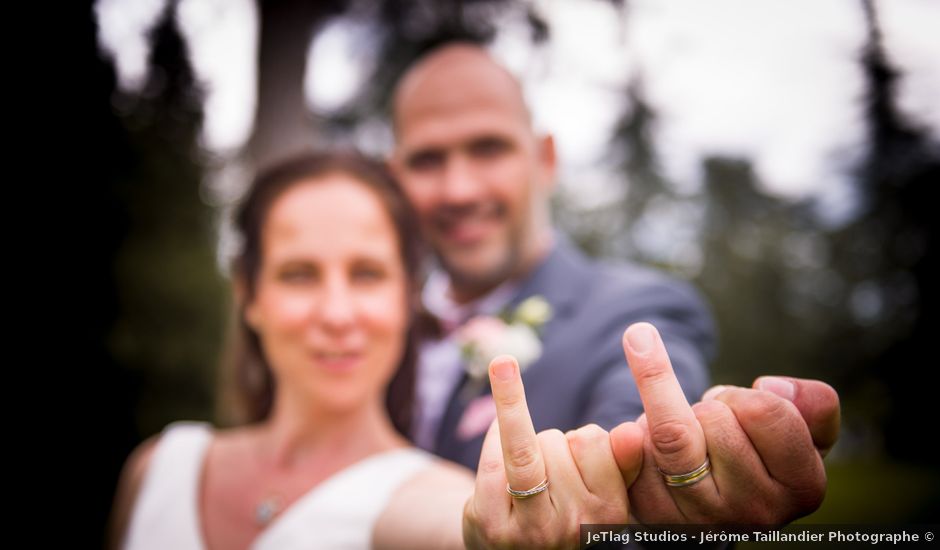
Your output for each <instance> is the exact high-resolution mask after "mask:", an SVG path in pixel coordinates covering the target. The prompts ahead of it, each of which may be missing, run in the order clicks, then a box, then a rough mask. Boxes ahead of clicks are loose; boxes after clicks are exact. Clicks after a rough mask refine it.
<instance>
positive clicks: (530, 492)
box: [506, 477, 548, 500]
mask: <svg viewBox="0 0 940 550" xmlns="http://www.w3.org/2000/svg"><path fill="white" fill-rule="evenodd" d="M545 489H548V478H547V477H546V478H545V479H543V480H542V482H541V483H539V484H538V485H536V486H535V487H532V488H531V489H527V490H525V491H517V490H515V489H513V488H512V487H510V486H509V484H508V483H507V484H506V492H507V493H509V494H510V495H512V498H516V499H519V500H525V499H527V498H532V497H534V496H535V495H537V494H539V493H541V492H542V491H544V490H545Z"/></svg>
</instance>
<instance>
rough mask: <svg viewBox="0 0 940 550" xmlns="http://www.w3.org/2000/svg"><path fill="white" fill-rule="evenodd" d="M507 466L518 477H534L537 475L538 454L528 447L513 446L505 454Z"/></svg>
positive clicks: (535, 450)
mask: <svg viewBox="0 0 940 550" xmlns="http://www.w3.org/2000/svg"><path fill="white" fill-rule="evenodd" d="M506 458H507V460H508V462H509V464H508V465H509V466H511V467H512V469H513V470H514V471H515V472H516V473H517V474H518V475H520V476H523V477H535V476H537V475H538V472H537V471H536V470H537V467H538V466H539V452H538V450H537V449H533V448H532V447H531V446H529V445H515V446H513V447H512V448H510V449H509V452H508V453H507V457H506Z"/></svg>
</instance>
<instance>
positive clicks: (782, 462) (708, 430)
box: [610, 323, 839, 525]
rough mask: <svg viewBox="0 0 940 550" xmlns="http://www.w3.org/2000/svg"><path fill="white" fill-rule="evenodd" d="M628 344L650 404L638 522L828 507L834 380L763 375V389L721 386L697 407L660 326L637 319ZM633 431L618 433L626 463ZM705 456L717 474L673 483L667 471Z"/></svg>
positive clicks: (681, 469) (633, 497) (778, 519)
mask: <svg viewBox="0 0 940 550" xmlns="http://www.w3.org/2000/svg"><path fill="white" fill-rule="evenodd" d="M623 346H624V352H625V354H626V356H627V362H628V363H629V365H630V368H631V370H632V371H633V376H634V378H635V380H636V383H637V387H638V388H639V392H640V396H641V399H642V400H643V407H644V409H645V411H646V412H645V414H644V415H643V416H641V417H640V418H639V420H638V421H637V423H638V424H639V426H640V427H641V428H642V430H643V432H644V460H643V468H642V470H641V472H640V475H639V476H638V477H637V479H636V481H635V482H634V483H633V484H632V485H631V486H630V489H629V499H630V502H631V503H633V507H632V509H631V513H632V514H633V516H634V517H635V518H636V519H637V520H639V521H640V522H642V523H647V524H653V523H737V524H747V523H755V524H768V525H776V524H784V523H788V522H790V521H792V520H794V519H796V518H798V517H801V516H804V515H806V514H808V513H810V512H812V511H814V510H816V509H817V508H818V507H819V505H820V503H821V502H822V499H823V496H824V495H825V491H826V474H825V469H824V468H823V464H822V456H823V455H824V454H825V453H826V452H827V451H828V449H829V448H831V447H832V445H833V444H834V442H835V440H836V437H837V436H838V426H839V405H838V396H837V395H836V393H835V391H834V390H832V388H831V387H829V386H828V385H826V384H823V383H822V382H817V381H808V380H797V379H784V378H776V377H763V378H759V379H758V380H757V381H756V382H755V384H754V388H755V389H747V388H736V387H727V386H724V387H722V386H719V387H716V388H713V389H712V390H709V392H708V393H706V396H705V398H704V399H703V400H702V401H701V402H699V403H696V404H695V405H694V406H689V404H688V402H687V401H686V399H685V396H684V394H683V393H682V390H681V388H680V387H679V382H678V380H677V379H676V377H675V374H674V373H673V370H672V366H671V364H670V362H669V356H668V355H667V353H666V349H665V347H664V345H663V342H662V339H661V338H660V336H659V333H658V332H657V331H656V329H655V328H654V327H653V326H652V325H649V324H647V323H637V324H635V325H632V326H630V327H629V328H628V329H627V331H626V332H625V333H624V338H623ZM633 429H634V428H632V427H626V428H623V429H622V428H621V426H618V427H616V428H614V429H613V430H611V432H610V435H611V446H612V448H613V450H614V454H615V456H616V457H617V458H618V462H619V459H620V455H621V453H628V452H629V450H630V445H631V441H632V438H633V437H634V435H633V433H632V430H633ZM706 457H708V459H709V460H710V463H711V472H710V474H709V475H706V476H704V477H701V478H700V479H699V481H697V482H696V483H694V484H690V485H685V486H680V487H672V486H668V485H667V484H666V482H665V478H664V474H669V475H673V476H676V475H681V474H686V473H689V472H692V471H694V470H695V469H696V468H698V467H699V466H701V465H702V464H704V462H705V459H706ZM625 463H627V464H629V462H625ZM627 474H628V475H627V476H625V477H629V476H632V475H633V474H632V472H629V471H628V472H627Z"/></svg>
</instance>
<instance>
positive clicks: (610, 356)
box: [434, 238, 714, 469]
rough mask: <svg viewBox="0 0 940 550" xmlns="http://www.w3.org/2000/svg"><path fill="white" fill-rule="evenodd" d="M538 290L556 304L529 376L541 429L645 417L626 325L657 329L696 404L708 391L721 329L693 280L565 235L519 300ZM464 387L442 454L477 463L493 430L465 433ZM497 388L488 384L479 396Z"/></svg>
mask: <svg viewBox="0 0 940 550" xmlns="http://www.w3.org/2000/svg"><path fill="white" fill-rule="evenodd" d="M535 295H541V296H542V297H544V298H545V299H546V300H548V302H549V303H550V304H551V305H552V309H553V312H554V313H553V316H552V318H551V320H550V321H549V322H548V323H547V324H546V325H545V326H543V327H542V330H541V336H542V342H543V349H542V355H541V357H540V358H539V359H538V360H537V361H536V362H535V363H533V364H532V365H530V366H529V368H528V369H526V370H525V371H524V372H523V375H522V379H523V382H524V384H525V390H526V400H527V402H528V405H529V411H530V412H531V414H532V422H533V423H534V424H535V429H536V431H540V430H544V429H548V428H558V429H560V430H562V431H566V430H570V429H573V428H577V427H579V426H582V425H584V424H587V423H591V422H594V423H597V424H599V425H600V426H601V427H603V428H605V429H607V430H609V429H611V428H613V427H614V426H616V425H617V424H619V423H621V422H623V421H625V420H634V419H636V418H637V417H638V416H640V414H641V413H642V412H643V405H642V403H641V401H640V395H639V393H638V392H637V388H636V384H635V383H634V381H633V377H632V375H631V374H630V370H629V368H628V367H627V362H626V359H625V358H624V355H623V346H622V344H621V338H622V336H623V331H624V329H626V327H627V326H628V325H630V324H631V323H635V322H638V321H647V322H650V323H652V324H653V325H655V326H656V328H657V329H658V330H659V332H660V334H661V335H662V338H663V341H664V342H665V344H666V350H667V351H668V352H669V357H670V359H671V360H672V366H673V369H674V370H675V372H676V376H678V378H679V382H680V383H681V384H682V388H683V390H684V391H685V394H686V397H687V398H688V399H689V402H694V401H697V400H698V398H699V397H700V396H701V394H702V392H704V391H705V389H706V387H707V385H708V371H707V362H708V360H709V358H710V357H711V355H712V353H713V351H714V328H713V323H712V320H711V316H710V314H709V312H708V309H707V308H706V306H705V304H704V303H703V301H702V300H701V298H700V297H699V296H698V294H697V293H696V292H695V291H694V290H693V289H692V288H691V287H690V286H689V285H688V284H686V283H683V282H680V281H678V280H676V279H673V278H671V277H668V276H667V275H665V274H663V273H660V272H657V271H653V270H651V269H647V268H642V267H639V266H636V265H632V264H616V265H604V264H601V263H598V262H595V261H593V260H590V259H588V258H587V257H585V256H584V255H583V254H582V253H581V252H580V251H578V250H577V249H575V248H574V246H573V245H571V244H570V243H569V242H568V241H567V240H565V239H563V238H560V239H558V240H557V243H556V245H555V248H554V250H553V251H552V253H551V254H550V255H549V257H548V258H547V259H546V260H545V261H544V262H543V263H542V265H541V266H539V267H538V268H537V269H536V270H535V272H534V273H533V274H532V275H531V276H530V277H529V279H528V280H527V281H524V282H523V283H522V286H521V288H520V291H519V293H518V294H517V296H516V297H515V298H514V299H513V302H512V304H511V305H515V304H517V303H519V302H521V301H522V300H524V299H526V298H528V297H530V296H535ZM465 381H466V379H464V382H465ZM460 386H461V385H458V388H456V389H455V390H454V392H453V394H452V397H451V400H450V402H449V405H448V407H447V410H446V412H445V413H444V417H443V420H442V422H441V425H440V429H439V431H438V433H437V438H436V446H435V449H434V451H435V453H437V454H438V455H440V456H442V457H444V458H447V459H450V460H453V461H455V462H459V463H461V464H464V465H465V466H467V467H469V468H472V469H476V467H477V463H478V461H479V458H480V449H481V447H482V444H483V436H484V435H485V434H481V435H479V436H477V437H474V438H472V439H468V440H463V439H461V438H460V437H458V435H457V430H456V428H457V425H458V423H459V422H460V419H461V417H462V415H463V413H464V409H465V407H466V405H467V403H468V402H469V400H467V399H466V396H465V395H463V396H462V395H461V393H462V392H461V391H460ZM489 391H490V390H489V387H488V386H487V387H485V388H483V389H481V390H480V392H479V393H480V394H483V393H489ZM463 393H465V392H463Z"/></svg>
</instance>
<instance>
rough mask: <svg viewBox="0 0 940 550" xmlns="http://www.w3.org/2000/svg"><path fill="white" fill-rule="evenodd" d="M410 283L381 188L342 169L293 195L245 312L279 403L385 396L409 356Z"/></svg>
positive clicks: (276, 211) (267, 236)
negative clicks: (284, 399)
mask: <svg viewBox="0 0 940 550" xmlns="http://www.w3.org/2000/svg"><path fill="white" fill-rule="evenodd" d="M406 280H407V275H406V273H405V268H404V265H403V264H402V260H401V255H400V250H399V243H398V239H397V237H396V233H395V229H394V227H393V225H392V220H391V217H390V215H389V213H388V212H387V211H386V209H385V207H384V206H383V203H382V201H381V200H380V199H379V197H378V196H377V195H376V193H375V192H374V191H372V190H371V189H369V188H367V187H366V186H365V185H364V184H363V183H361V182H359V181H357V180H355V179H353V178H352V177H350V176H348V175H344V174H341V173H335V174H328V175H325V176H322V177H319V178H317V179H315V180H310V181H304V182H301V183H297V184H295V185H293V186H291V187H290V188H289V189H287V190H286V191H284V192H283V193H282V195H281V196H280V197H278V198H277V199H276V200H275V201H274V202H273V204H272V205H271V208H270V210H269V211H268V214H267V218H266V220H265V223H264V226H263V228H262V233H261V267H260V269H259V272H258V279H257V281H256V286H255V294H254V299H253V300H252V301H251V302H250V303H249V304H247V307H246V309H245V315H246V320H247V322H248V324H249V325H250V326H251V327H252V328H253V329H254V330H255V331H256V332H257V334H258V336H259V338H260V340H261V347H262V349H263V350H264V354H265V357H266V358H267V360H268V363H269V364H270V365H271V369H272V371H273V373H274V376H275V378H276V380H277V388H278V390H277V392H278V397H282V396H283V394H284V392H289V393H291V394H293V395H294V396H296V397H299V398H300V399H303V400H308V399H309V401H307V402H309V403H311V404H314V405H315V406H316V407H318V408H326V409H330V410H333V411H338V410H343V409H351V408H355V407H357V406H361V405H362V404H363V403H366V402H368V401H370V400H375V399H381V398H382V397H383V396H384V390H385V388H386V386H387V385H388V382H389V381H390V379H391V377H392V375H393V374H394V371H395V368H396V366H397V365H398V364H399V362H400V360H401V356H402V353H403V350H404V343H405V332H406V330H407V323H408V312H407V298H406V295H407V290H406V285H407V283H406ZM373 402H374V401H373Z"/></svg>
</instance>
